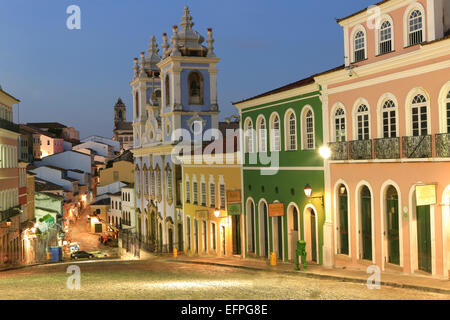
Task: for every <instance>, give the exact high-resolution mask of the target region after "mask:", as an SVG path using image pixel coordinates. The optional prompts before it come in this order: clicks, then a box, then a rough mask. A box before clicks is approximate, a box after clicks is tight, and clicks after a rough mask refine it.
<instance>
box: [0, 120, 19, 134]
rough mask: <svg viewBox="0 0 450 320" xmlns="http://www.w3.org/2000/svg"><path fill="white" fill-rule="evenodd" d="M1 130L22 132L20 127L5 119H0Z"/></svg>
mask: <svg viewBox="0 0 450 320" xmlns="http://www.w3.org/2000/svg"><path fill="white" fill-rule="evenodd" d="M0 129H5V130H9V131H13V132H16V133H19V132H20V129H19V125H17V124H15V123H13V122H11V121H8V120H5V119H0Z"/></svg>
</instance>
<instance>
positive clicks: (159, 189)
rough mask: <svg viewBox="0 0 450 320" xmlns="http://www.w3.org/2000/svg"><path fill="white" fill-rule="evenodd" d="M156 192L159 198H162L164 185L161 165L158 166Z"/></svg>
mask: <svg viewBox="0 0 450 320" xmlns="http://www.w3.org/2000/svg"><path fill="white" fill-rule="evenodd" d="M156 189H157V190H156V192H157V195H156V196H157V198H158V199H161V198H162V185H161V170H160V169H159V167H156Z"/></svg>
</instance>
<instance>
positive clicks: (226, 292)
mask: <svg viewBox="0 0 450 320" xmlns="http://www.w3.org/2000/svg"><path fill="white" fill-rule="evenodd" d="M70 265H72V263H67V264H60V265H46V266H37V267H32V268H25V269H20V270H15V271H7V272H1V273H0V299H45V300H47V299H52V300H62V299H81V300H92V299H106V300H116V299H117V300H119V299H137V300H147V299H148V300H169V299H175V300H203V299H208V300H228V299H230V300H234V299H237V300H246V299H248V300H255V299H256V300H322V299H332V300H344V299H345V300H347V299H358V300H361V299H363V300H379V299H383V300H390V299H401V300H404V299H405V300H406V299H408V300H410V299H414V300H416V299H419V300H420V299H438V300H447V299H450V296H448V295H444V294H438V293H428V292H422V291H416V290H407V289H400V288H392V287H387V286H386V287H381V289H380V290H369V289H368V288H367V286H366V285H364V284H355V283H346V282H339V281H333V280H318V279H309V278H305V277H299V276H296V275H288V274H281V273H275V272H266V271H251V270H243V269H236V268H229V267H219V266H206V265H192V264H186V263H180V262H168V261H165V260H161V259H157V260H152V261H133V262H131V261H85V262H80V263H77V265H78V266H80V269H81V289H80V290H78V291H71V290H68V289H67V287H66V283H67V279H68V278H69V276H70V275H69V274H67V273H66V271H67V268H68V266H70Z"/></svg>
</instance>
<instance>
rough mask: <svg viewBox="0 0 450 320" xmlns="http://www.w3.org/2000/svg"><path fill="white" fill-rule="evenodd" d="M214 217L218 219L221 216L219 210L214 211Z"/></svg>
mask: <svg viewBox="0 0 450 320" xmlns="http://www.w3.org/2000/svg"><path fill="white" fill-rule="evenodd" d="M214 215H215V216H216V218H218V217H219V216H220V210H219V209H215V210H214Z"/></svg>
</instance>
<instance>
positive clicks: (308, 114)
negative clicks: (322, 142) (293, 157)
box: [302, 109, 315, 150]
mask: <svg viewBox="0 0 450 320" xmlns="http://www.w3.org/2000/svg"><path fill="white" fill-rule="evenodd" d="M302 127H303V132H302V138H303V149H306V150H312V149H314V147H315V143H314V114H313V112H312V110H311V109H309V110H306V111H305V112H304V116H303V126H302Z"/></svg>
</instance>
